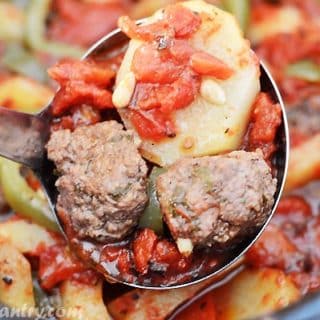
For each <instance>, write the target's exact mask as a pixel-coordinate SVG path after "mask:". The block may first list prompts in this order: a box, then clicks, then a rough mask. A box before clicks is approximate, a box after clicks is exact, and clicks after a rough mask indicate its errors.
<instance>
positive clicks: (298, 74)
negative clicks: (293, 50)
mask: <svg viewBox="0 0 320 320" xmlns="http://www.w3.org/2000/svg"><path fill="white" fill-rule="evenodd" d="M285 73H286V75H288V76H290V77H294V78H298V79H301V80H306V81H309V82H320V65H319V64H317V63H315V62H313V61H311V60H302V61H299V62H296V63H292V64H290V65H289V66H288V67H287V68H286V70H285Z"/></svg>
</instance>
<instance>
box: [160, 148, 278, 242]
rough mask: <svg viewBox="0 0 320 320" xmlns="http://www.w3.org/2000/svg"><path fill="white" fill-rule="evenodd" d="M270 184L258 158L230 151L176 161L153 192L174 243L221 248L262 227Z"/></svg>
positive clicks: (269, 205) (272, 191)
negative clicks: (155, 193) (223, 153)
mask: <svg viewBox="0 0 320 320" xmlns="http://www.w3.org/2000/svg"><path fill="white" fill-rule="evenodd" d="M276 184H277V181H276V179H273V178H272V175H271V170H270V168H269V167H268V165H267V164H266V162H265V161H264V160H263V157H262V154H261V153H253V152H245V151H234V152H232V153H229V154H226V155H220V156H211V157H203V158H193V159H182V160H179V161H178V162H176V163H175V164H174V165H173V166H172V167H170V168H169V169H168V171H167V172H166V173H164V174H162V175H160V176H159V178H158V180H157V191H158V196H159V201H160V205H161V209H162V212H163V214H164V218H165V220H166V222H167V224H168V226H169V229H170V231H171V234H172V235H173V237H174V238H175V239H176V240H177V241H178V243H179V239H180V241H181V239H184V240H191V242H192V244H193V245H197V244H200V245H201V244H202V245H209V246H211V245H217V244H218V245H219V246H221V247H224V246H226V245H228V243H230V242H231V243H233V245H234V240H235V239H237V240H238V241H239V240H240V239H241V237H243V236H248V234H250V232H252V230H251V229H255V228H256V227H258V226H261V225H263V223H264V222H265V221H266V219H267V218H268V215H269V213H270V210H271V208H272V205H273V202H274V194H275V191H276Z"/></svg>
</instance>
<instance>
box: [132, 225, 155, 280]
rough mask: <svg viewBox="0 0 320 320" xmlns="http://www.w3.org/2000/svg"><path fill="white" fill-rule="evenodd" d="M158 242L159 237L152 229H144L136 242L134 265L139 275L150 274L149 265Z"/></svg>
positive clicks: (134, 246) (134, 243)
mask: <svg viewBox="0 0 320 320" xmlns="http://www.w3.org/2000/svg"><path fill="white" fill-rule="evenodd" d="M157 241H158V237H157V235H156V234H155V233H154V231H153V230H151V229H143V230H142V231H141V232H140V233H139V234H138V236H137V238H136V239H135V240H134V242H133V256H134V263H135V266H136V269H137V271H138V272H139V273H141V274H146V273H147V272H148V269H149V263H150V260H151V258H152V253H153V250H154V247H155V245H156V243H157Z"/></svg>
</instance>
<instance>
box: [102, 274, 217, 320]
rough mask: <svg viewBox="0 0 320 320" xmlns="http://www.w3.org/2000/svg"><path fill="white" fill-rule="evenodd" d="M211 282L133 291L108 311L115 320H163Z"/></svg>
mask: <svg viewBox="0 0 320 320" xmlns="http://www.w3.org/2000/svg"><path fill="white" fill-rule="evenodd" d="M211 281H212V280H207V281H204V282H201V283H199V284H196V285H193V286H189V287H185V288H181V289H173V290H168V291H152V290H133V291H131V292H128V293H126V294H124V295H122V296H120V297H119V298H117V299H116V300H114V301H112V302H111V303H110V304H109V305H108V309H109V311H110V314H111V316H112V317H113V318H114V319H115V320H144V319H152V320H163V319H165V318H166V316H168V315H169V314H170V313H171V312H173V311H174V309H176V308H177V307H178V306H179V305H180V304H181V303H182V302H183V301H185V300H188V299H190V298H192V297H193V296H194V295H195V294H196V293H197V292H198V291H199V290H201V289H203V288H205V287H206V286H208V285H209V284H210V283H211Z"/></svg>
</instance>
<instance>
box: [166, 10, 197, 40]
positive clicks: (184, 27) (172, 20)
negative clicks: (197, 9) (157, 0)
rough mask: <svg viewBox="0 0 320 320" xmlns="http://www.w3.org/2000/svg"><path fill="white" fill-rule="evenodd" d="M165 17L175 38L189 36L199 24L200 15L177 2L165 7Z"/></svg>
mask: <svg viewBox="0 0 320 320" xmlns="http://www.w3.org/2000/svg"><path fill="white" fill-rule="evenodd" d="M165 19H166V20H167V21H168V24H169V26H171V27H172V28H173V29H174V32H175V37H176V38H185V37H190V36H191V35H193V34H194V33H195V32H196V31H197V30H198V29H199V28H200V26H201V18H200V16H199V15H197V14H196V13H194V12H192V11H191V10H189V9H187V8H185V7H183V6H181V5H179V4H175V5H171V6H168V7H167V8H166V11H165Z"/></svg>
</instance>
